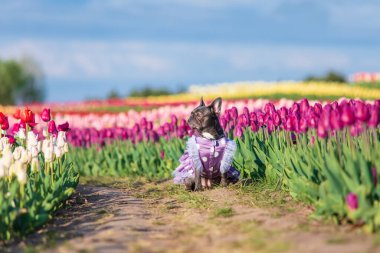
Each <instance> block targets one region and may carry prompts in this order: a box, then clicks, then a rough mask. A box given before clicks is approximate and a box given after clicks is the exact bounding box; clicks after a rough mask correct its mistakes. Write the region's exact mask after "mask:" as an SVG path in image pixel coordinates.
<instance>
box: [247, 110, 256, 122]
mask: <svg viewBox="0 0 380 253" xmlns="http://www.w3.org/2000/svg"><path fill="white" fill-rule="evenodd" d="M256 121H257V115H256V113H255V112H251V113H250V114H249V122H251V123H252V122H256Z"/></svg>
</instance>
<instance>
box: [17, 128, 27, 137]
mask: <svg viewBox="0 0 380 253" xmlns="http://www.w3.org/2000/svg"><path fill="white" fill-rule="evenodd" d="M16 136H17V137H18V138H19V139H23V140H24V139H26V135H25V129H24V128H20V129H19V130H18V132H17V133H16Z"/></svg>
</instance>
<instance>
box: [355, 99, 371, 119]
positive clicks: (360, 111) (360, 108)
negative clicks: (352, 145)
mask: <svg viewBox="0 0 380 253" xmlns="http://www.w3.org/2000/svg"><path fill="white" fill-rule="evenodd" d="M355 117H356V118H357V119H358V120H360V121H363V122H366V121H367V120H368V119H369V117H370V115H369V111H368V107H367V106H366V105H365V104H364V103H363V102H361V101H357V102H356V105H355Z"/></svg>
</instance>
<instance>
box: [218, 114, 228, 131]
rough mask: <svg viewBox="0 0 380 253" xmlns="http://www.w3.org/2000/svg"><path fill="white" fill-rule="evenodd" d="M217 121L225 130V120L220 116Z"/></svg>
mask: <svg viewBox="0 0 380 253" xmlns="http://www.w3.org/2000/svg"><path fill="white" fill-rule="evenodd" d="M219 122H220V125H221V126H222V128H223V129H224V130H225V129H226V127H227V120H226V119H225V118H224V117H221V118H220V119H219Z"/></svg>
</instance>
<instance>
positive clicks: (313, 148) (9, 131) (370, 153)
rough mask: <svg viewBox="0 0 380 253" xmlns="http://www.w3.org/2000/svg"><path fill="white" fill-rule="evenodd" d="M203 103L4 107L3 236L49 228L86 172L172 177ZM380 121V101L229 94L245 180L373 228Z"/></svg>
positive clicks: (225, 119)
mask: <svg viewBox="0 0 380 253" xmlns="http://www.w3.org/2000/svg"><path fill="white" fill-rule="evenodd" d="M151 99H154V98H151ZM208 99H212V98H211V97H208ZM196 106H197V103H196V102H193V101H191V102H188V103H185V104H181V103H168V104H163V103H161V104H159V105H158V104H157V105H156V106H155V107H152V108H145V109H143V110H139V111H136V110H133V109H130V110H127V111H125V112H102V113H96V112H84V111H80V112H75V111H74V112H73V111H71V112H63V111H62V112H58V113H51V112H50V110H49V109H46V108H44V105H41V110H39V111H36V112H35V113H34V112H32V111H31V110H29V109H27V108H26V109H25V108H22V109H21V110H13V111H11V112H10V114H9V115H5V114H3V113H0V125H1V128H2V135H1V137H2V138H1V142H0V189H1V191H0V240H2V241H8V240H11V239H13V238H17V237H22V236H23V235H25V234H27V233H29V232H31V231H33V230H34V229H35V228H38V227H40V226H41V225H43V224H44V223H45V222H46V221H47V220H48V219H49V218H51V216H52V214H53V212H54V211H55V210H57V209H58V208H59V207H60V206H62V204H63V203H64V201H65V200H66V199H68V198H69V197H70V196H71V194H72V193H73V192H74V191H75V188H76V185H77V184H78V180H79V175H81V176H99V177H100V176H113V177H130V178H134V177H143V178H147V179H149V180H158V179H160V180H161V179H171V178H172V172H173V171H174V169H175V168H176V167H177V166H178V164H179V162H178V160H179V158H180V157H181V155H182V154H183V152H184V150H185V146H186V140H187V138H188V137H189V136H192V134H193V130H192V129H191V128H190V127H189V126H188V124H187V118H188V116H189V115H190V112H191V111H192V109H193V108H194V107H196ZM56 122H59V123H60V124H56ZM379 122H380V100H376V99H372V100H371V99H369V100H360V99H345V98H341V99H338V100H336V101H318V100H308V99H301V100H290V99H279V100H267V99H237V100H236V99H235V100H225V101H224V102H223V107H222V114H221V115H220V123H221V125H222V127H223V129H224V131H225V133H226V135H228V136H229V138H233V139H235V141H236V144H237V152H236V154H235V158H234V162H233V165H234V167H235V168H236V169H238V170H239V171H240V173H241V182H242V185H243V186H244V185H247V184H249V183H250V182H255V181H268V182H271V183H272V184H273V185H275V187H276V189H282V190H284V191H286V192H287V193H288V194H289V195H290V196H292V198H294V199H296V200H299V201H302V202H304V203H307V204H309V205H311V206H312V207H313V210H314V214H315V215H316V216H318V217H324V218H326V219H332V220H334V221H336V222H337V223H338V224H342V223H344V224H347V223H348V224H352V225H354V226H359V227H361V228H362V229H363V230H365V231H367V232H370V233H374V232H377V231H379V230H380V184H378V180H379V174H380V125H379Z"/></svg>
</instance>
